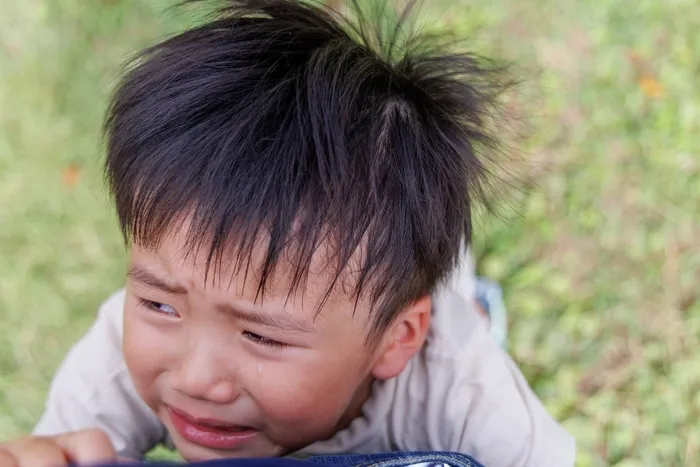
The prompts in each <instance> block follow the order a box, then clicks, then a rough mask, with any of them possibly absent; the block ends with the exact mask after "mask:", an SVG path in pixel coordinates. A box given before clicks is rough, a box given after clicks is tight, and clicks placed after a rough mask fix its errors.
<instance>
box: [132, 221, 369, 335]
mask: <svg viewBox="0 0 700 467" xmlns="http://www.w3.org/2000/svg"><path fill="white" fill-rule="evenodd" d="M189 227H190V226H189V220H188V219H187V220H185V221H183V222H180V223H174V228H173V229H172V230H171V232H170V233H168V234H167V235H165V236H164V238H163V240H162V241H161V242H159V243H158V248H144V247H142V246H139V245H132V248H133V249H135V250H136V251H137V252H138V253H139V255H141V254H143V253H147V254H148V256H151V257H154V258H157V259H158V262H159V265H160V266H159V267H162V268H163V270H162V271H163V273H165V275H167V276H168V277H170V278H176V277H180V278H182V279H181V280H182V281H184V283H182V284H167V285H169V286H179V287H180V289H183V288H185V289H187V290H198V289H201V290H210V291H214V290H217V291H223V290H225V291H226V294H227V295H229V294H233V295H235V296H238V297H245V300H246V301H247V302H250V305H251V307H254V308H256V310H257V311H258V312H261V311H264V310H266V309H276V310H278V311H279V310H280V309H284V310H287V312H288V311H290V310H291V311H293V310H297V313H298V311H299V309H302V308H303V309H304V310H305V311H306V312H309V311H313V313H314V316H313V321H316V320H318V319H321V320H322V319H323V313H322V312H323V310H324V309H326V308H329V309H331V308H337V307H338V306H342V307H346V306H347V304H349V303H351V304H352V307H353V312H352V315H353V318H354V319H357V320H363V321H364V322H365V323H366V326H367V331H368V332H369V326H370V324H371V323H370V311H371V310H372V303H371V301H370V299H369V297H368V296H367V294H366V293H363V294H361V295H360V297H359V298H358V297H357V296H356V294H355V289H356V287H357V282H358V280H359V276H360V271H361V267H362V262H363V260H364V257H363V248H364V246H365V245H366V239H363V241H362V242H361V243H360V246H358V248H357V249H356V250H355V253H354V254H353V255H352V257H351V258H349V261H348V264H347V265H346V267H345V268H344V269H343V270H342V271H340V272H338V259H337V258H336V257H335V256H334V254H333V247H332V245H331V244H330V243H329V242H328V241H326V242H323V243H320V244H319V245H318V248H316V250H315V251H314V252H313V254H312V255H311V259H310V261H309V263H308V270H306V271H301V277H300V278H299V279H298V281H297V282H296V283H295V282H294V281H295V274H299V273H300V271H299V270H298V269H299V266H298V263H299V257H298V252H297V251H296V250H295V245H294V242H291V243H290V244H289V245H288V247H287V248H286V249H285V250H284V251H282V253H281V254H280V257H279V260H278V261H277V263H276V264H275V265H274V270H273V271H272V274H271V275H269V276H268V277H267V278H266V280H265V284H264V286H265V287H264V289H262V288H261V287H260V282H261V278H262V277H261V269H262V264H263V261H264V259H265V254H266V248H267V242H268V237H267V235H265V234H264V233H263V234H261V235H259V236H258V238H257V239H256V241H255V243H254V244H253V245H252V248H250V249H249V250H246V251H239V250H238V249H237V248H236V245H231V246H227V247H224V248H223V251H222V252H221V254H220V256H216V255H215V256H214V257H213V260H212V261H211V264H207V262H208V259H209V248H208V247H209V245H208V244H207V242H206V241H205V242H203V243H202V245H201V247H198V246H196V247H194V248H192V247H190V246H189V245H190V242H189V240H190V238H188V232H189ZM328 237H329V236H326V238H328ZM217 253H219V252H217ZM239 253H242V254H240V255H239ZM132 257H133V255H132ZM148 272H149V271H148V270H147V269H146V268H144V267H143V266H141V265H139V264H138V263H137V264H135V265H134V264H132V266H131V268H130V271H129V276H137V277H140V278H142V279H153V277H150V278H147V277H145V276H146V274H144V273H148ZM149 275H150V276H153V275H154V274H153V273H151V274H149ZM162 275H163V274H162V273H161V276H162ZM205 279H206V282H205ZM163 285H166V284H163ZM365 290H367V287H365ZM181 291H182V290H181Z"/></svg>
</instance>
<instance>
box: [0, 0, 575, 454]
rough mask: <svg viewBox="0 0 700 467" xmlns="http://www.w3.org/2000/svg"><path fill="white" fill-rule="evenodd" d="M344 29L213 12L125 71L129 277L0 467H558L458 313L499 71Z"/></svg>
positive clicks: (121, 118)
mask: <svg viewBox="0 0 700 467" xmlns="http://www.w3.org/2000/svg"><path fill="white" fill-rule="evenodd" d="M348 30H349V29H348V27H344V26H343V25H341V24H340V23H339V21H338V20H336V19H334V18H333V17H332V16H330V15H329V14H327V13H326V12H324V11H323V10H322V9H319V8H317V7H314V6H309V5H307V4H304V3H298V2H296V1H292V0H241V1H231V2H230V3H229V5H228V7H226V8H224V9H223V10H222V11H221V15H220V16H218V17H217V18H215V19H212V20H211V21H210V22H208V23H206V24H204V25H202V26H200V27H197V28H194V29H192V30H189V31H187V32H184V33H182V34H180V35H178V36H176V37H174V38H172V39H170V40H167V41H165V42H163V43H161V44H158V45H156V46H155V47H153V48H151V49H149V50H147V51H146V52H145V53H144V54H143V55H142V57H141V59H140V60H139V61H138V63H137V64H136V66H135V67H134V68H132V69H131V70H130V71H129V72H128V74H127V75H126V78H125V79H124V81H123V82H122V83H121V85H120V86H119V88H118V90H117V92H116V95H115V97H114V100H113V102H112V105H111V107H110V109H109V113H108V117H107V124H106V131H107V142H108V146H107V160H106V176H107V180H108V182H109V185H110V188H111V191H112V194H113V196H114V200H115V204H116V207H117V212H118V216H119V220H120V223H121V228H122V230H123V233H124V235H125V238H126V241H127V245H128V246H129V253H130V266H129V272H128V276H127V282H126V288H125V290H124V291H120V292H118V293H116V294H115V295H114V296H112V297H111V298H110V299H109V300H107V302H106V303H105V304H104V305H103V306H102V307H101V308H100V310H99V313H98V317H97V320H96V322H95V324H94V326H93V327H92V328H91V330H90V331H89V332H88V334H87V335H86V336H85V337H84V338H83V339H82V340H81V341H80V342H79V343H78V344H77V345H76V346H75V347H74V348H73V350H72V351H71V352H70V353H69V355H68V356H67V358H66V359H65V361H64V363H63V364H62V366H61V367H60V368H59V370H58V373H57V375H56V377H55V379H54V381H53V384H52V388H51V392H50V395H49V400H48V403H47V408H46V412H45V414H44V415H43V417H42V419H41V421H40V422H39V425H38V426H37V428H36V430H35V434H34V435H35V436H34V437H28V438H24V439H20V440H16V441H12V442H8V443H5V444H4V445H1V446H0V465H5V464H3V461H7V462H14V463H13V464H8V465H22V466H24V465H31V466H32V467H35V466H40V465H50V464H51V465H56V464H59V465H61V464H65V463H67V462H68V461H80V462H90V461H94V460H100V459H106V458H109V457H112V456H113V455H114V454H115V453H116V455H118V456H122V457H128V458H140V457H142V456H143V455H144V453H146V452H147V451H149V450H150V449H151V448H153V447H154V446H156V445H157V444H159V443H166V444H168V445H170V446H172V447H174V448H175V449H177V450H178V451H179V452H180V453H181V454H182V455H183V456H184V457H185V458H186V459H188V460H204V459H216V458H225V457H260V456H284V455H288V454H295V455H311V454H332V453H370V452H383V451H425V450H439V451H455V452H462V453H466V454H470V455H473V456H474V457H475V458H477V459H478V460H479V461H481V462H483V463H484V464H485V465H487V466H530V465H533V466H534V465H537V466H540V467H548V466H552V467H565V466H570V465H573V460H574V453H575V449H574V442H573V440H572V438H571V437H570V436H569V435H568V434H567V433H566V432H565V431H564V430H563V429H562V428H561V427H560V426H559V425H557V423H556V422H554V420H552V419H551V418H550V416H549V415H547V413H546V411H545V409H544V408H543V406H542V405H541V403H540V402H539V401H538V400H537V398H536V396H535V395H534V394H533V393H532V391H531V390H530V389H529V387H528V385H527V383H526V381H525V380H524V378H523V377H522V375H521V374H520V372H519V371H518V369H517V368H516V366H515V365H514V363H513V362H512V361H511V360H510V358H508V356H507V355H506V354H505V353H504V352H503V351H502V350H501V349H500V348H499V347H498V345H497V344H496V343H495V342H494V341H493V340H492V339H490V338H489V336H488V332H487V329H486V324H485V321H484V320H482V319H481V318H480V317H479V316H478V313H477V312H476V311H475V302H474V290H473V280H474V279H473V272H472V265H471V262H470V259H469V256H468V250H467V248H466V247H467V245H468V243H469V238H470V234H471V211H472V208H473V205H474V195H475V194H477V193H479V186H480V185H479V184H480V181H481V179H482V177H483V176H484V174H485V172H486V169H485V168H484V164H485V162H484V160H483V159H482V157H483V156H482V154H481V149H482V148H484V147H487V146H488V145H489V144H491V143H492V142H493V139H492V138H491V136H490V135H489V133H488V132H487V127H488V126H489V119H490V118H491V116H492V113H490V111H491V105H492V104H493V103H494V98H495V95H494V93H493V91H494V89H496V88H497V86H496V85H497V82H496V81H495V80H494V79H495V76H496V75H492V74H491V72H490V71H489V70H488V69H487V68H486V67H484V66H482V63H481V62H480V61H479V60H477V59H475V58H472V57H470V56H465V55H459V54H450V53H448V52H445V51H443V50H440V46H439V45H438V44H434V46H433V47H430V44H427V46H426V47H423V46H421V45H420V43H419V41H417V40H412V41H407V42H406V43H405V48H404V49H401V50H400V49H399V48H398V47H397V46H396V37H393V36H382V35H381V34H376V35H375V36H371V37H370V35H371V32H370V29H369V28H368V23H366V22H364V23H363V22H362V20H361V21H360V26H359V27H356V28H355V29H352V30H351V32H350V33H348V32H347V31H348ZM397 30H398V28H397ZM373 31H375V32H377V31H379V28H377V29H375V30H373ZM370 44H374V46H373V47H374V48H373V47H372V46H370ZM491 123H493V122H491ZM91 429H92V431H84V430H91ZM95 429H96V430H97V431H95ZM105 435H106V436H105Z"/></svg>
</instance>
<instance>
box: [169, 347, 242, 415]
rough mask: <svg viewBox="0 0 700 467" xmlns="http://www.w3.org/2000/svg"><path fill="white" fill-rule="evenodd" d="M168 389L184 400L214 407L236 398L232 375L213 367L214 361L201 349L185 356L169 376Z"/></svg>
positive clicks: (218, 366) (222, 369)
mask: <svg viewBox="0 0 700 467" xmlns="http://www.w3.org/2000/svg"><path fill="white" fill-rule="evenodd" d="M170 385H171V387H172V389H174V390H176V391H178V392H179V393H181V394H183V395H185V396H188V397H191V398H193V399H199V400H205V401H209V402H213V403H216V404H230V403H232V402H234V401H235V400H236V399H237V398H238V396H239V394H240V392H239V390H238V386H237V383H236V378H235V375H233V374H232V373H231V372H227V370H226V369H225V368H224V367H223V366H222V365H219V364H217V358H216V357H215V356H214V355H211V353H210V352H208V351H207V350H206V349H204V348H199V349H193V350H191V351H190V352H189V354H188V355H187V356H186V357H185V358H184V360H183V361H182V363H181V365H180V366H179V368H177V369H176V370H175V371H173V372H172V373H171V381H170Z"/></svg>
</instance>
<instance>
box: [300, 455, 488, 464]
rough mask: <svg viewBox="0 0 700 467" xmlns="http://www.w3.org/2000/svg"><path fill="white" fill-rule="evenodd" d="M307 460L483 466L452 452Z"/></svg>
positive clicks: (350, 456)
mask: <svg viewBox="0 0 700 467" xmlns="http://www.w3.org/2000/svg"><path fill="white" fill-rule="evenodd" d="M309 460H311V461H313V462H317V463H320V464H323V465H331V466H338V467H370V466H373V467H405V466H408V465H415V464H446V465H449V466H451V467H484V466H483V465H481V464H480V463H479V462H477V461H476V460H475V459H474V458H472V457H470V456H467V455H465V454H458V453H454V452H387V453H380V454H346V455H341V456H314V457H311V458H310V459H309Z"/></svg>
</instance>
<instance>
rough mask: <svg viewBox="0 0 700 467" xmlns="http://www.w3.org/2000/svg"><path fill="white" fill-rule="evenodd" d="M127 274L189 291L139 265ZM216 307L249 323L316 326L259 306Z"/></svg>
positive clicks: (177, 290)
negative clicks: (246, 308)
mask: <svg viewBox="0 0 700 467" xmlns="http://www.w3.org/2000/svg"><path fill="white" fill-rule="evenodd" d="M127 276H128V277H130V278H132V279H133V280H135V281H138V282H141V283H142V284H145V285H147V286H149V287H153V288H155V289H160V290H162V291H164V292H167V293H170V294H174V295H184V294H186V293H187V290H186V289H185V288H184V287H182V286H181V285H178V284H170V283H168V282H166V281H165V280H163V279H161V278H159V277H158V276H156V275H155V274H153V273H152V272H149V271H147V270H146V269H143V268H140V267H138V266H131V267H130V268H129V272H128V274H127ZM216 309H217V311H219V312H221V313H224V314H227V315H230V316H233V317H235V318H237V319H240V320H242V321H247V322H249V323H256V324H261V325H263V326H269V327H274V328H279V329H282V330H285V331H296V332H304V333H312V332H314V328H313V326H312V325H311V324H309V323H307V322H306V321H302V320H300V319H297V318H295V317H293V316H290V315H289V314H286V313H283V312H280V313H270V312H268V311H265V310H262V309H260V308H257V307H256V308H255V309H251V310H244V309H242V308H241V307H238V306H232V305H228V304H223V303H222V304H218V305H217V306H216Z"/></svg>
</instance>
